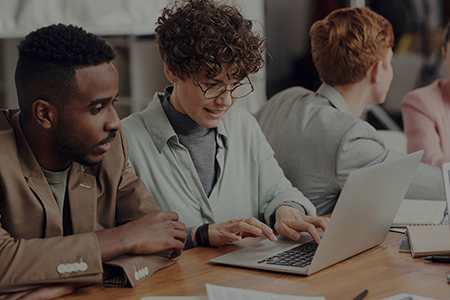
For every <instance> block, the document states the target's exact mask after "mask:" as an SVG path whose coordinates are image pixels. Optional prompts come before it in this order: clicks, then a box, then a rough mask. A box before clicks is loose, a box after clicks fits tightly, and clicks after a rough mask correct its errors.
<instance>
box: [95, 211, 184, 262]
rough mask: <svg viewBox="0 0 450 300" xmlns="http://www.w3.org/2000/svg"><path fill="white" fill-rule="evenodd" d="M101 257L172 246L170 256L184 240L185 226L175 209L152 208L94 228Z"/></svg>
mask: <svg viewBox="0 0 450 300" xmlns="http://www.w3.org/2000/svg"><path fill="white" fill-rule="evenodd" d="M96 234H97V237H98V241H99V245H100V249H101V252H102V260H103V261H106V260H109V259H112V258H114V257H116V256H119V255H121V254H136V255H140V254H141V255H142V254H152V253H156V252H160V251H164V250H167V249H174V252H173V253H172V259H173V258H175V257H177V256H180V255H181V252H182V251H183V247H184V244H185V243H186V238H187V233H186V226H185V225H184V224H183V223H181V222H178V214H177V213H175V212H166V211H153V212H151V213H149V214H147V215H145V216H143V217H141V218H139V219H137V220H134V221H131V222H128V223H126V224H124V225H122V226H118V227H115V228H110V229H106V230H102V231H98V232H96Z"/></svg>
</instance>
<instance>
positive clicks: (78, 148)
mask: <svg viewBox="0 0 450 300" xmlns="http://www.w3.org/2000/svg"><path fill="white" fill-rule="evenodd" d="M69 132H70V131H69V130H68V128H67V126H66V125H65V123H64V121H62V120H60V121H59V122H58V126H57V128H56V129H55V132H54V133H53V136H52V140H53V143H54V144H56V145H58V146H59V148H60V149H61V151H63V152H64V154H65V155H66V156H67V157H68V158H69V160H71V161H75V162H77V163H79V164H82V165H84V166H88V167H93V166H96V165H98V164H100V163H101V162H102V159H100V160H99V161H93V160H91V159H90V158H89V157H88V154H89V149H88V148H87V147H86V145H85V144H84V143H83V141H82V140H80V139H78V138H76V137H74V136H72V135H71V134H70V133H69ZM115 136H116V132H115V131H110V133H109V136H108V138H107V139H105V140H104V141H101V142H100V143H98V144H103V143H105V142H106V141H111V140H113V139H114V137H115Z"/></svg>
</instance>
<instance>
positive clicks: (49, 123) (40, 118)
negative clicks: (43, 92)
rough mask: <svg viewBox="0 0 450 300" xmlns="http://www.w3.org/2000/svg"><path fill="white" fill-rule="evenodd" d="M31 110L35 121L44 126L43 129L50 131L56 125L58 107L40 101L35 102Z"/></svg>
mask: <svg viewBox="0 0 450 300" xmlns="http://www.w3.org/2000/svg"><path fill="white" fill-rule="evenodd" d="M31 109H32V111H31V113H32V117H33V119H35V120H36V122H37V123H38V124H39V125H41V126H42V128H44V129H47V130H48V129H51V128H52V127H54V126H55V125H56V120H57V119H58V112H57V109H56V107H54V106H53V105H52V104H50V103H49V102H47V101H45V100H42V99H38V100H36V101H34V103H33V106H32V108H31Z"/></svg>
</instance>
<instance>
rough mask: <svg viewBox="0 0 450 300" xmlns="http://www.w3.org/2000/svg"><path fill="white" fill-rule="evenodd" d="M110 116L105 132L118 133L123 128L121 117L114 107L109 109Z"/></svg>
mask: <svg viewBox="0 0 450 300" xmlns="http://www.w3.org/2000/svg"><path fill="white" fill-rule="evenodd" d="M108 110H109V114H108V119H107V120H106V124H105V131H118V130H120V128H121V127H122V123H121V122H120V119H119V116H118V115H117V112H116V110H115V109H114V107H113V106H110V107H109V108H108Z"/></svg>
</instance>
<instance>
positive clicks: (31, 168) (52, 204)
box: [10, 113, 63, 237]
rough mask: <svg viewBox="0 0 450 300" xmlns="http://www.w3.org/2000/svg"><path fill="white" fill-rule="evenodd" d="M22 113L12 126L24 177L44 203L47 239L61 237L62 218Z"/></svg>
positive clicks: (12, 121)
mask: <svg viewBox="0 0 450 300" xmlns="http://www.w3.org/2000/svg"><path fill="white" fill-rule="evenodd" d="M19 115H20V113H17V114H15V115H13V116H12V118H11V123H10V124H11V126H12V127H13V129H14V133H15V136H16V139H15V140H16V143H17V153H18V158H19V162H20V166H21V168H22V172H23V176H24V177H25V180H26V181H27V183H28V186H29V187H30V189H31V190H32V191H33V192H34V194H35V195H36V197H38V199H39V201H40V202H41V203H42V206H43V207H44V211H45V216H46V222H45V223H46V227H45V237H52V236H61V235H62V234H63V229H62V224H61V216H60V213H59V210H58V205H57V204H56V201H55V199H54V197H53V194H52V191H51V190H50V186H49V185H48V183H47V179H45V175H44V172H42V170H41V167H40V165H39V163H38V161H37V160H36V157H35V156H34V153H33V151H32V150H31V147H30V145H29V144H28V141H27V139H26V138H25V135H24V134H23V131H22V127H21V125H20V121H19Z"/></svg>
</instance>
